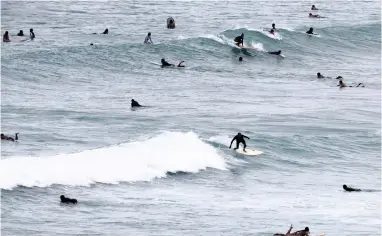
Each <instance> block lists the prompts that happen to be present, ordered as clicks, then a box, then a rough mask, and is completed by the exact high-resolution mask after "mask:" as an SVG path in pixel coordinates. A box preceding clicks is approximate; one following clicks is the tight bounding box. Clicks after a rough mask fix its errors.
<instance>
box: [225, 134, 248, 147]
mask: <svg viewBox="0 0 382 236" xmlns="http://www.w3.org/2000/svg"><path fill="white" fill-rule="evenodd" d="M244 138H247V139H249V138H248V137H247V136H245V135H242V134H237V135H236V136H235V137H233V139H232V141H231V145H232V143H233V141H234V140H236V148H234V149H235V150H236V149H239V144H240V143H242V144H243V145H244V149H243V150H245V148H246V147H247V144H246V143H245V140H244ZM231 145H230V147H231Z"/></svg>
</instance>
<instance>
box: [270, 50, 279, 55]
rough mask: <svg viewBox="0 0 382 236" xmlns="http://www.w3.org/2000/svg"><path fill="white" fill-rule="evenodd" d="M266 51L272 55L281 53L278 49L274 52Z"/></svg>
mask: <svg viewBox="0 0 382 236" xmlns="http://www.w3.org/2000/svg"><path fill="white" fill-rule="evenodd" d="M268 53H269V54H273V55H281V50H278V51H276V52H268Z"/></svg>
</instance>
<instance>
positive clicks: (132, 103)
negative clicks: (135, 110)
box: [131, 99, 141, 107]
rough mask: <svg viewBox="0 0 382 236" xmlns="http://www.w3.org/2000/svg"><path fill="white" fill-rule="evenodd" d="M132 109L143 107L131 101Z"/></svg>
mask: <svg viewBox="0 0 382 236" xmlns="http://www.w3.org/2000/svg"><path fill="white" fill-rule="evenodd" d="M131 107H141V105H139V103H138V102H137V101H135V100H134V99H133V100H131Z"/></svg>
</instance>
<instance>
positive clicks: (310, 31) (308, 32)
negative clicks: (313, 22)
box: [306, 28, 317, 35]
mask: <svg viewBox="0 0 382 236" xmlns="http://www.w3.org/2000/svg"><path fill="white" fill-rule="evenodd" d="M306 33H307V34H314V35H317V34H315V33H313V28H310V29H309V30H308V31H306Z"/></svg>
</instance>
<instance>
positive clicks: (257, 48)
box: [250, 42, 267, 52]
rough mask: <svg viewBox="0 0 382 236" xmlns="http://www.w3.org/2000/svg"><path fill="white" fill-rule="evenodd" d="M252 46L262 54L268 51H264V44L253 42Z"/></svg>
mask: <svg viewBox="0 0 382 236" xmlns="http://www.w3.org/2000/svg"><path fill="white" fill-rule="evenodd" d="M250 46H251V47H253V48H254V49H256V50H257V51H260V52H266V51H267V50H265V49H264V46H263V44H262V43H254V42H251V43H250Z"/></svg>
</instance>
